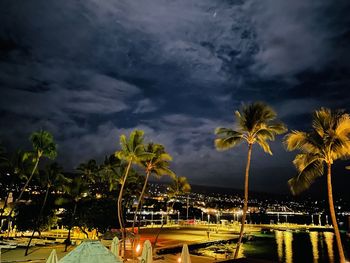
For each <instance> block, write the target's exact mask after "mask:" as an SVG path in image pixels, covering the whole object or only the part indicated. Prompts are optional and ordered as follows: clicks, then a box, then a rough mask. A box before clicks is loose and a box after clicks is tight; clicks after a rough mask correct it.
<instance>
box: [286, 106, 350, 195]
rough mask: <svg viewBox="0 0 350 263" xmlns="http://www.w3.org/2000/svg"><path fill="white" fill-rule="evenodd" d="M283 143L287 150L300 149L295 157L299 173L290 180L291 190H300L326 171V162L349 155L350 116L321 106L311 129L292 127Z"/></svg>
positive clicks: (303, 189)
mask: <svg viewBox="0 0 350 263" xmlns="http://www.w3.org/2000/svg"><path fill="white" fill-rule="evenodd" d="M284 143H285V147H286V149H287V150H288V151H293V150H299V151H300V152H301V153H300V154H297V155H296V157H295V159H294V161H293V164H294V166H295V167H296V169H297V172H298V173H297V175H296V176H295V177H293V178H291V179H290V180H289V181H288V184H289V186H290V189H291V192H292V193H293V194H299V193H301V192H303V191H305V190H306V189H308V188H309V187H310V186H311V185H312V183H313V182H314V181H315V180H316V178H317V177H319V176H322V175H323V173H324V165H325V164H329V165H331V164H333V162H334V161H335V160H337V159H346V158H349V157H350V116H349V114H347V113H344V112H343V111H339V110H336V111H333V112H332V111H331V110H330V109H326V108H321V109H320V110H317V111H315V113H314V114H313V121H312V129H311V130H310V131H309V132H302V131H292V132H291V133H289V134H287V135H286V136H285V139H284Z"/></svg>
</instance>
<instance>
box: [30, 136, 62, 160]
mask: <svg viewBox="0 0 350 263" xmlns="http://www.w3.org/2000/svg"><path fill="white" fill-rule="evenodd" d="M30 141H31V142H32V145H33V149H34V151H35V152H36V153H37V154H38V158H40V157H41V156H44V157H47V158H49V159H55V158H56V156H57V146H56V144H55V143H54V139H53V136H52V134H51V133H49V132H48V131H44V130H40V131H38V132H33V133H32V134H31V136H30Z"/></svg>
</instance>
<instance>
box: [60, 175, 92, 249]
mask: <svg viewBox="0 0 350 263" xmlns="http://www.w3.org/2000/svg"><path fill="white" fill-rule="evenodd" d="M63 188H64V192H65V193H66V194H67V195H68V196H66V197H63V198H59V199H58V200H57V201H56V203H57V204H63V203H67V202H70V203H73V211H72V214H71V218H70V223H69V227H68V237H67V239H66V241H65V244H66V245H65V251H67V248H68V246H69V245H70V243H71V241H70V234H71V230H72V228H73V224H74V222H75V214H76V211H77V207H78V204H79V202H80V201H81V200H82V199H83V198H84V197H87V196H88V193H89V187H88V184H87V182H86V181H84V180H83V179H82V178H81V177H80V176H79V175H78V176H77V175H75V176H74V177H73V178H72V180H70V182H69V183H66V184H64V185H63Z"/></svg>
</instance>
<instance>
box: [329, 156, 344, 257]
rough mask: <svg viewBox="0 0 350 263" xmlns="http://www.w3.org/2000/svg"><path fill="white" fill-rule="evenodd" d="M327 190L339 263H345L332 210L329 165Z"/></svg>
mask: <svg viewBox="0 0 350 263" xmlns="http://www.w3.org/2000/svg"><path fill="white" fill-rule="evenodd" d="M327 168H328V169H327V190H328V203H329V212H330V214H331V219H332V224H333V228H334V234H335V238H336V241H337V247H338V253H339V262H340V263H345V255H344V250H343V245H342V242H341V237H340V233H339V228H338V223H337V218H336V215H335V210H334V203H333V191H332V178H331V164H330V163H328V164H327Z"/></svg>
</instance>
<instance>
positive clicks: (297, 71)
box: [0, 0, 350, 194]
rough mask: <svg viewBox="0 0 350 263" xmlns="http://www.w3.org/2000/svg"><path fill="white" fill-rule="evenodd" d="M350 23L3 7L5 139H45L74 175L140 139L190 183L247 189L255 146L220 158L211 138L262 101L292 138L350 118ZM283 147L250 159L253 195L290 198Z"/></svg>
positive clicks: (0, 0) (196, 4)
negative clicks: (326, 114) (325, 119)
mask: <svg viewBox="0 0 350 263" xmlns="http://www.w3.org/2000/svg"><path fill="white" fill-rule="evenodd" d="M349 13H350V1H348V0H344V1H329V0H328V1H326V0H320V1H312V0H293V1H292V0H290V1H281V0H274V1H272V0H264V1H261V0H248V1H238V0H237V1H229V0H219V1H217V0H196V1H194V0H149V1H142V0H141V1H130V0H118V1H117V0H103V1H101V0H84V1H74V0H59V1H57V0H55V1H54V0H30V1H29V0H26V1H23V0H0V116H1V118H0V138H1V141H2V142H3V144H4V145H5V146H6V147H7V148H8V149H9V150H10V151H11V150H13V149H16V148H23V149H25V148H28V147H29V146H30V145H28V137H29V134H30V133H31V132H32V131H34V130H38V129H40V128H43V129H47V130H49V131H50V132H52V133H53V134H54V137H55V139H56V141H57V143H58V146H59V157H58V161H59V162H60V163H61V164H62V165H63V166H64V167H65V169H67V170H69V169H72V168H74V167H76V166H77V165H78V164H79V163H80V162H83V161H87V160H88V159H90V158H96V159H97V160H102V159H103V157H104V156H105V155H106V154H110V153H112V152H114V151H115V150H117V149H118V148H119V139H118V138H119V136H120V135H121V134H123V133H127V134H128V133H129V132H130V131H131V130H133V129H143V130H144V131H145V133H146V140H147V141H153V142H156V143H162V144H164V145H165V147H166V149H167V151H168V152H169V153H170V154H171V155H172V156H173V158H174V162H173V165H172V167H173V169H174V170H175V172H176V173H177V174H178V175H181V176H187V177H188V178H189V180H190V183H193V184H201V185H217V186H225V187H232V188H242V187H243V172H244V166H245V160H246V154H247V147H246V145H242V146H240V147H238V148H236V149H233V150H229V151H225V152H217V151H216V150H215V148H214V144H213V141H214V138H215V136H214V129H215V128H216V127H218V126H224V127H230V126H232V124H233V112H234V110H236V109H238V108H239V107H240V105H241V104H242V103H243V102H245V103H248V102H252V101H257V100H262V101H265V102H267V103H269V104H270V105H272V106H273V107H274V108H275V110H276V111H277V112H278V115H279V118H280V119H281V120H282V121H284V122H285V123H286V124H287V125H288V127H289V129H308V127H310V121H311V116H310V115H311V112H312V111H313V110H314V109H317V108H319V107H321V106H326V107H331V108H344V109H347V110H350V96H349V92H350V52H349V51H350V16H349ZM281 140H282V136H281V137H279V138H278V139H277V141H276V142H274V143H272V151H273V152H274V155H273V156H269V155H266V154H264V153H263V151H262V150H261V149H259V148H258V147H255V148H254V150H253V156H252V167H251V181H250V183H251V189H252V190H257V191H265V192H268V191H272V192H280V193H283V192H286V193H288V189H287V183H286V182H287V180H288V178H289V177H291V176H293V175H294V173H295V169H294V167H293V165H292V163H291V160H292V159H293V156H294V154H295V153H287V152H285V150H284V148H283V146H282V144H281ZM349 162H350V161H349ZM349 162H348V163H341V162H340V163H338V165H337V167H335V169H336V170H337V171H338V172H337V174H336V177H337V178H338V179H337V180H338V181H337V180H336V182H335V188H336V189H340V190H341V186H342V185H343V186H344V185H349V184H350V179H349V178H350V171H345V170H344V166H345V165H346V164H347V165H349ZM339 178H340V179H339ZM340 180H341V181H342V182H343V183H341V181H340ZM344 182H346V183H344ZM288 194H289V193H288Z"/></svg>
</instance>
